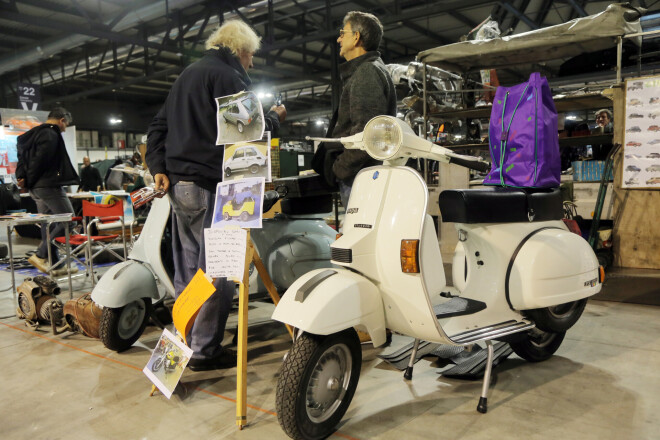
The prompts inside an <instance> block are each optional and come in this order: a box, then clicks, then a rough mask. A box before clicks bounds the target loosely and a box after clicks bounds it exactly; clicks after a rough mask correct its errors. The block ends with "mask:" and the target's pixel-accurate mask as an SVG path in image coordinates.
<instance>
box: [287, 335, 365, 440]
mask: <svg viewBox="0 0 660 440" xmlns="http://www.w3.org/2000/svg"><path fill="white" fill-rule="evenodd" d="M361 364H362V351H361V347H360V340H359V338H358V336H357V333H356V332H355V330H354V329H352V328H350V329H347V330H344V331H342V332H339V333H334V334H332V335H328V336H319V335H312V334H309V333H304V334H302V335H301V336H299V337H298V338H297V339H296V341H295V342H294V344H293V347H292V348H291V351H289V353H288V355H287V356H286V358H285V360H284V363H283V364H282V370H281V372H280V377H279V379H278V382H277V393H276V397H275V404H276V408H277V419H278V421H279V423H280V426H281V427H282V429H283V430H284V432H286V433H287V435H288V436H289V437H291V438H293V439H302V440H312V439H324V438H326V437H328V436H329V435H330V434H332V433H333V432H334V431H335V429H336V428H335V427H336V426H337V424H338V423H339V422H340V421H341V418H342V417H343V416H344V414H345V413H346V410H347V409H348V406H349V405H350V403H351V400H352V399H353V395H354V394H355V389H356V388H357V384H358V380H359V377H360V366H361Z"/></svg>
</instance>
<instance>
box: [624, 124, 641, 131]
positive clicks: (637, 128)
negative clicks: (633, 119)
mask: <svg viewBox="0 0 660 440" xmlns="http://www.w3.org/2000/svg"><path fill="white" fill-rule="evenodd" d="M640 131H642V129H641V128H639V126H637V125H634V126H632V127H630V128H629V129H627V130H626V133H639V132H640Z"/></svg>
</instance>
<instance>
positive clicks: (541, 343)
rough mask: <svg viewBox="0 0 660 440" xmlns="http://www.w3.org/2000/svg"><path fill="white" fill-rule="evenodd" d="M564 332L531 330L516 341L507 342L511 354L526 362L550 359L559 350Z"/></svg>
mask: <svg viewBox="0 0 660 440" xmlns="http://www.w3.org/2000/svg"><path fill="white" fill-rule="evenodd" d="M564 336H566V332H546V331H543V330H541V329H538V328H533V329H531V330H529V331H528V332H526V333H524V335H522V337H520V338H519V339H517V340H513V341H511V342H509V345H511V348H512V349H513V352H514V353H515V354H517V355H518V356H520V357H521V358H523V359H525V360H526V361H528V362H541V361H545V360H547V359H550V358H551V357H552V355H553V354H555V352H556V351H557V350H558V349H559V346H560V345H561V343H562V341H563V340H564Z"/></svg>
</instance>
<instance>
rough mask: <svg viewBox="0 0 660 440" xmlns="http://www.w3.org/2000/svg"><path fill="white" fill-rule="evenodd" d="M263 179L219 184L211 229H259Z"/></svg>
mask: <svg viewBox="0 0 660 440" xmlns="http://www.w3.org/2000/svg"><path fill="white" fill-rule="evenodd" d="M264 186H265V179H264V178H263V177H252V178H249V179H241V180H233V181H230V182H220V183H218V187H217V188H216V196H215V197H216V198H215V207H214V209H213V223H212V225H211V227H212V228H225V227H239V228H261V219H262V212H261V210H262V207H263V202H264Z"/></svg>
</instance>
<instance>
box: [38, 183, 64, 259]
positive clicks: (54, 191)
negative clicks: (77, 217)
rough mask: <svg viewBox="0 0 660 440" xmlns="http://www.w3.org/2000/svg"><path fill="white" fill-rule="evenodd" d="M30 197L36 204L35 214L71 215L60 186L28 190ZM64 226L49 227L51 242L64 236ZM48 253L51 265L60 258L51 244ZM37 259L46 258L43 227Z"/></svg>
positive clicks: (54, 225)
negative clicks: (49, 253) (51, 260)
mask: <svg viewBox="0 0 660 440" xmlns="http://www.w3.org/2000/svg"><path fill="white" fill-rule="evenodd" d="M30 197H32V199H33V200H34V203H36V204H37V212H38V213H39V214H73V206H71V201H70V200H69V198H68V197H67V196H66V192H65V191H64V188H62V187H61V186H57V187H54V188H32V189H31V190H30ZM65 225H66V223H53V224H51V225H50V238H51V240H52V239H53V238H55V237H61V236H63V235H64V232H65V229H64V228H65ZM50 252H51V257H52V259H53V264H55V263H56V262H57V261H58V260H59V259H60V258H59V254H58V252H57V248H56V247H55V245H54V244H53V243H50ZM37 257H39V258H43V259H47V258H48V238H47V236H46V228H45V227H42V228H41V243H39V247H38V248H37Z"/></svg>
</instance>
